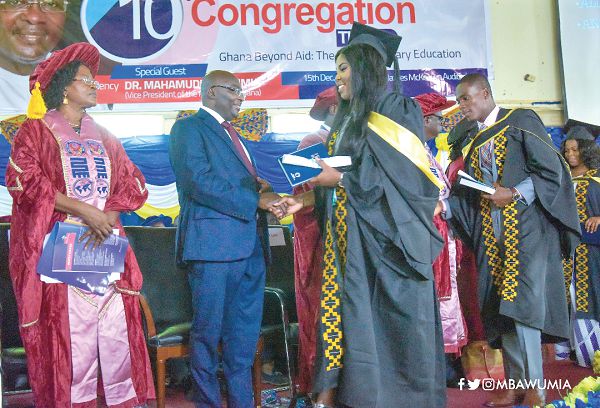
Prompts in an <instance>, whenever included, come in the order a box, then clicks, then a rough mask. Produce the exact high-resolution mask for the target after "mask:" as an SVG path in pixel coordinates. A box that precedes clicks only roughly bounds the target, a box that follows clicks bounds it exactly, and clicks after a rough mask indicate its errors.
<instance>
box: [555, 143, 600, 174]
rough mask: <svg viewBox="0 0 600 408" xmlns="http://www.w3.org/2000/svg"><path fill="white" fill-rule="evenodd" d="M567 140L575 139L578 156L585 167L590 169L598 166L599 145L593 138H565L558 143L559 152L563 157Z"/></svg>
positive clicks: (599, 159)
mask: <svg viewBox="0 0 600 408" xmlns="http://www.w3.org/2000/svg"><path fill="white" fill-rule="evenodd" d="M567 140H575V141H577V150H579V156H580V157H581V160H582V161H583V164H584V165H585V167H587V168H588V169H590V170H592V169H597V168H600V146H598V145H597V144H596V141H595V140H587V139H575V138H566V139H565V140H563V142H562V144H561V145H560V154H562V156H563V157H564V156H565V144H566V143H567Z"/></svg>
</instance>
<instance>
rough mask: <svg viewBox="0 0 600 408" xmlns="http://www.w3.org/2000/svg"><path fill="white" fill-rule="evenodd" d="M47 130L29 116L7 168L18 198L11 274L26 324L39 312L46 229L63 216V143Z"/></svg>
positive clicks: (13, 219) (8, 182)
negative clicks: (59, 182) (59, 203)
mask: <svg viewBox="0 0 600 408" xmlns="http://www.w3.org/2000/svg"><path fill="white" fill-rule="evenodd" d="M45 130H46V127H45V125H44V124H43V123H42V122H41V121H40V120H35V121H26V122H25V123H24V124H23V125H22V127H21V129H20V130H19V132H18V133H17V136H16V138H15V141H14V145H13V147H12V151H11V157H10V160H9V164H8V167H7V169H6V186H7V189H8V191H9V192H10V194H11V196H12V198H13V210H12V216H11V231H10V233H11V236H10V257H9V263H10V274H11V278H12V281H13V287H14V291H15V296H16V300H17V304H18V305H19V322H20V324H21V325H25V326H28V325H31V324H33V323H34V322H36V321H37V320H38V318H39V314H40V307H41V301H42V296H41V290H42V283H41V281H40V279H39V276H38V274H37V273H36V266H37V261H38V259H39V256H40V254H41V250H42V243H43V241H44V235H45V234H47V233H48V231H49V229H51V226H52V225H53V224H54V221H56V220H58V219H59V218H60V217H61V216H60V214H55V213H54V202H55V199H56V192H57V191H58V189H57V188H56V180H54V172H53V171H52V170H54V169H53V166H52V165H51V164H50V163H60V161H59V160H58V161H57V160H55V158H56V157H57V155H58V148H57V145H56V143H54V140H53V138H52V135H51V134H50V133H49V132H47V131H45ZM58 166H59V167H60V164H58ZM63 184H64V183H63ZM63 192H64V191H63ZM63 218H64V216H63ZM33 220H35V222H33Z"/></svg>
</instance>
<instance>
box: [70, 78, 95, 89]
mask: <svg viewBox="0 0 600 408" xmlns="http://www.w3.org/2000/svg"><path fill="white" fill-rule="evenodd" d="M73 81H81V82H83V83H84V84H86V85H87V86H89V87H90V88H92V89H97V88H98V87H99V86H100V82H98V81H96V80H95V79H92V78H88V77H83V78H75V79H73Z"/></svg>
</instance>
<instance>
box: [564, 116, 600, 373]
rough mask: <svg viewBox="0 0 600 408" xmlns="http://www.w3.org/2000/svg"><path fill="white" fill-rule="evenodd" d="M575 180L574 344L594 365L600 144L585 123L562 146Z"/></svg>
mask: <svg viewBox="0 0 600 408" xmlns="http://www.w3.org/2000/svg"><path fill="white" fill-rule="evenodd" d="M561 153H562V154H563V156H564V157H565V159H566V161H567V163H568V164H569V167H570V168H571V175H572V176H573V183H574V184H575V197H576V200H577V212H578V214H579V221H580V222H581V230H582V232H583V237H582V240H581V244H579V246H577V248H576V250H575V257H574V264H573V265H572V266H573V268H572V269H569V270H567V271H565V272H566V273H565V275H566V277H567V298H568V299H570V305H571V307H570V309H571V322H572V330H571V348H572V349H575V355H576V357H577V363H578V364H579V365H581V366H584V367H591V366H592V364H591V363H592V360H593V358H594V351H596V350H598V349H600V347H599V346H598V344H599V342H600V323H599V320H600V231H598V226H599V225H600V174H599V171H598V167H600V147H599V146H598V145H597V144H596V141H595V138H594V136H593V135H592V134H591V133H590V132H589V131H588V129H586V128H585V127H583V126H575V127H572V128H571V129H570V130H569V131H568V133H567V138H566V139H565V141H564V142H563V144H562V146H561Z"/></svg>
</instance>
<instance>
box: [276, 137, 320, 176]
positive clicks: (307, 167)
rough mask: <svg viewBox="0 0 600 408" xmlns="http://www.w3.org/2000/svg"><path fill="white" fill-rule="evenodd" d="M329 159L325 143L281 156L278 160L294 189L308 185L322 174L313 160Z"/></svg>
mask: <svg viewBox="0 0 600 408" xmlns="http://www.w3.org/2000/svg"><path fill="white" fill-rule="evenodd" d="M327 157H329V154H327V147H326V146H325V145H324V144H323V143H317V144H315V145H312V146H308V147H305V148H304V149H300V150H297V151H295V152H293V153H289V154H286V155H283V156H281V157H280V158H278V159H277V161H278V162H279V166H281V169H282V170H283V173H284V174H285V177H286V178H287V180H288V183H290V185H291V186H292V187H295V186H297V185H300V184H304V183H306V182H307V181H308V180H310V179H311V178H313V177H315V176H317V175H318V174H319V173H321V166H319V165H318V164H317V163H316V162H315V161H314V160H313V159H315V158H318V159H324V158H327Z"/></svg>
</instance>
